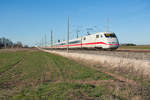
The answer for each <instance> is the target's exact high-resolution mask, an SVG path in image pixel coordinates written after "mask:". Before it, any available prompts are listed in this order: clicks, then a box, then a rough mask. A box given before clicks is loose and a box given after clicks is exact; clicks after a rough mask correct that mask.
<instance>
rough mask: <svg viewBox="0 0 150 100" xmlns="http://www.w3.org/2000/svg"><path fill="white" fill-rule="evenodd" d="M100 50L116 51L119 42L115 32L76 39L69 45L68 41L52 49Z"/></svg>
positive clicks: (70, 41) (59, 43)
mask: <svg viewBox="0 0 150 100" xmlns="http://www.w3.org/2000/svg"><path fill="white" fill-rule="evenodd" d="M67 47H69V48H73V49H76V48H78V49H82V48H100V49H109V50H115V49H117V48H118V47H119V41H118V39H117V36H116V35H115V33H114V32H98V33H95V34H91V35H87V36H83V37H79V38H75V39H72V40H69V44H68V45H67V42H66V41H63V42H58V43H55V44H54V45H53V46H52V48H62V49H63V48H67Z"/></svg>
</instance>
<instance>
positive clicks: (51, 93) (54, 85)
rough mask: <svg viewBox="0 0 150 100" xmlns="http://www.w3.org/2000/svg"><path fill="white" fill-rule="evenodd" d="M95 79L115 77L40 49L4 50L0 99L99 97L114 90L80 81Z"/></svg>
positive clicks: (0, 63) (79, 99)
mask: <svg viewBox="0 0 150 100" xmlns="http://www.w3.org/2000/svg"><path fill="white" fill-rule="evenodd" d="M93 80H113V78H112V77H111V76H108V75H106V74H104V73H101V72H99V71H97V70H95V69H92V68H88V67H86V66H84V65H81V64H77V63H75V62H74V61H72V60H69V59H67V58H64V57H61V56H58V55H54V54H49V53H45V52H41V51H38V50H32V51H30V50H25V51H16V52H11V51H7V52H0V99H3V100H73V99H74V100H82V99H84V98H87V99H88V98H93V99H97V98H99V97H101V96H103V95H104V94H109V93H110V92H111V91H112V89H109V88H105V87H104V84H99V85H93V84H88V83H86V84H83V83H82V82H81V83H80V81H87V82H88V81H93ZM108 91H109V92H108Z"/></svg>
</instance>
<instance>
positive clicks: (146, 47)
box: [118, 45, 150, 50]
mask: <svg viewBox="0 0 150 100" xmlns="http://www.w3.org/2000/svg"><path fill="white" fill-rule="evenodd" d="M118 49H142V50H150V45H137V46H120V47H119V48H118Z"/></svg>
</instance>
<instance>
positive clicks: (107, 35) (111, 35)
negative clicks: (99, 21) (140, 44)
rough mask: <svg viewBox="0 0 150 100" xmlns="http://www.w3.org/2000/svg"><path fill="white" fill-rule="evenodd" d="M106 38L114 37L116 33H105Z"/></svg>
mask: <svg viewBox="0 0 150 100" xmlns="http://www.w3.org/2000/svg"><path fill="white" fill-rule="evenodd" d="M105 37H106V38H115V37H116V35H115V34H105Z"/></svg>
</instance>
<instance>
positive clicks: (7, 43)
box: [0, 37, 28, 49]
mask: <svg viewBox="0 0 150 100" xmlns="http://www.w3.org/2000/svg"><path fill="white" fill-rule="evenodd" d="M24 47H28V46H27V45H25V46H24ZM1 48H23V45H22V43H21V42H19V41H18V42H17V43H14V42H12V41H11V40H9V39H7V38H5V37H2V38H0V49H1Z"/></svg>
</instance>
